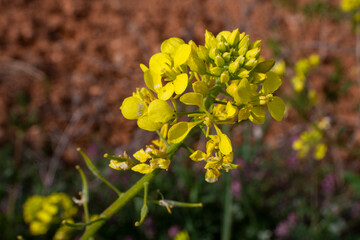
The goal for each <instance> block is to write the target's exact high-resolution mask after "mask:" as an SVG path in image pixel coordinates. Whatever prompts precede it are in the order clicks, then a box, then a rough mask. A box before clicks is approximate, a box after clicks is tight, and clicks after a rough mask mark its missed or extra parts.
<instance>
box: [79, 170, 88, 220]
mask: <svg viewBox="0 0 360 240" xmlns="http://www.w3.org/2000/svg"><path fill="white" fill-rule="evenodd" d="M76 169H77V170H78V171H79V173H80V176H81V181H82V183H83V186H82V191H81V203H82V205H83V207H84V214H85V224H87V223H89V222H90V215H89V209H88V202H89V189H88V184H87V180H86V177H85V174H84V172H83V170H82V169H81V168H80V167H79V166H76Z"/></svg>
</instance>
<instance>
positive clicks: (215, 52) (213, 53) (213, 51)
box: [209, 47, 220, 60]
mask: <svg viewBox="0 0 360 240" xmlns="http://www.w3.org/2000/svg"><path fill="white" fill-rule="evenodd" d="M219 54H220V51H219V49H217V48H216V47H213V48H211V49H210V52H209V57H210V58H211V59H213V60H215V57H216V56H217V55H219Z"/></svg>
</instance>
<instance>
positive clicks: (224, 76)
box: [220, 71, 230, 83]
mask: <svg viewBox="0 0 360 240" xmlns="http://www.w3.org/2000/svg"><path fill="white" fill-rule="evenodd" d="M229 80H230V76H229V72H228V71H225V72H223V73H222V74H221V76H220V82H222V83H227V82H228V81H229Z"/></svg>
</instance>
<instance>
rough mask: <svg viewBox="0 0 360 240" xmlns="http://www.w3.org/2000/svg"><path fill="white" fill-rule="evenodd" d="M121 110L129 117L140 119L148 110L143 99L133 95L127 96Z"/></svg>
mask: <svg viewBox="0 0 360 240" xmlns="http://www.w3.org/2000/svg"><path fill="white" fill-rule="evenodd" d="M120 110H121V112H122V114H123V115H124V117H125V118H127V119H138V118H139V117H141V116H142V115H143V114H144V112H146V110H147V106H146V104H145V102H144V101H142V100H141V99H139V98H137V97H134V96H131V97H127V98H125V100H124V101H123V103H122V105H121V107H120Z"/></svg>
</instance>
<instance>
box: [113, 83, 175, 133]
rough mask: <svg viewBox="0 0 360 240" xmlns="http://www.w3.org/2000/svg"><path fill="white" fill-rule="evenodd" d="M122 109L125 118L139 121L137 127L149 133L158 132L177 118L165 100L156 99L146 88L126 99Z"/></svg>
mask: <svg viewBox="0 0 360 240" xmlns="http://www.w3.org/2000/svg"><path fill="white" fill-rule="evenodd" d="M120 109H121V112H122V114H123V115H124V117H125V118H127V119H137V125H138V126H139V127H140V128H141V129H144V130H147V131H156V130H158V129H160V128H161V127H162V126H163V125H164V124H165V123H166V122H168V121H170V120H171V119H172V118H174V117H175V115H174V114H175V112H174V110H173V109H172V108H171V107H170V105H169V104H168V103H167V102H166V101H164V100H160V99H155V97H154V96H153V95H152V93H151V92H150V91H149V90H147V89H146V88H142V89H140V90H137V91H136V93H134V94H133V96H131V97H128V98H126V99H125V100H124V101H123V103H122V105H121V107H120Z"/></svg>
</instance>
